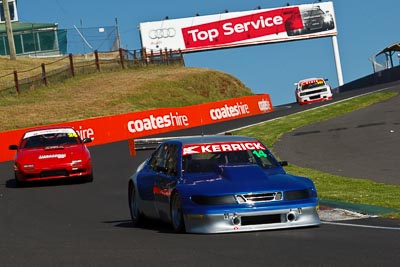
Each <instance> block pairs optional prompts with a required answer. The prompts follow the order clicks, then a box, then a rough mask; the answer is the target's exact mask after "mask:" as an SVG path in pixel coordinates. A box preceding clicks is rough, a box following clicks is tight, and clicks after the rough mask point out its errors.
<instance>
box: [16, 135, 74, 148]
mask: <svg viewBox="0 0 400 267" xmlns="http://www.w3.org/2000/svg"><path fill="white" fill-rule="evenodd" d="M78 143H79V139H78V136H77V135H74V134H70V133H49V134H43V135H34V136H30V137H28V138H25V139H24V140H23V141H22V143H21V148H37V147H48V146H65V145H76V144H78Z"/></svg>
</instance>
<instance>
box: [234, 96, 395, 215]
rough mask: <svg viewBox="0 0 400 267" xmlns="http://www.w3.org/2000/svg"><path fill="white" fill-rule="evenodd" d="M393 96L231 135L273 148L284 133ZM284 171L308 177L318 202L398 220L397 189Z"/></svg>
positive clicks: (347, 103)
mask: <svg viewBox="0 0 400 267" xmlns="http://www.w3.org/2000/svg"><path fill="white" fill-rule="evenodd" d="M395 95H397V93H394V92H380V93H374V94H369V95H364V96H360V97H357V98H354V99H352V100H347V101H343V102H340V103H335V104H332V105H328V106H324V107H321V108H319V109H314V110H310V111H307V112H303V113H298V114H293V115H290V116H287V117H283V118H279V119H276V120H272V121H268V122H265V123H262V124H259V125H256V126H252V127H249V128H245V129H242V130H239V131H237V132H235V133H234V134H237V135H248V136H253V137H256V138H258V139H259V140H261V141H262V142H263V143H264V144H266V145H267V146H268V147H271V148H273V144H274V143H275V142H276V141H278V140H279V138H280V137H281V136H282V135H283V134H284V133H286V132H289V131H293V130H295V129H297V128H300V127H302V126H305V125H308V124H312V123H317V122H320V121H323V120H327V119H330V118H333V117H337V116H340V115H342V114H345V113H348V112H352V111H355V110H358V109H361V108H364V107H367V106H369V105H372V104H375V103H378V102H381V101H384V100H386V99H389V98H391V97H394V96H395ZM286 170H287V172H289V173H292V174H295V175H300V176H307V177H310V178H311V179H312V180H313V181H314V183H315V185H316V187H317V190H318V194H319V197H320V199H321V200H329V201H340V202H347V203H355V204H364V205H373V206H379V207H384V208H389V209H396V210H398V211H399V212H393V213H386V214H382V215H381V216H384V217H390V218H400V186H396V185H387V184H382V183H376V182H373V181H370V180H363V179H358V178H357V179H356V178H351V177H342V176H338V175H333V174H329V173H324V172H321V171H317V170H313V169H307V168H303V167H300V166H295V165H291V166H288V167H286Z"/></svg>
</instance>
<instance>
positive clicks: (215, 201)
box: [191, 195, 237, 205]
mask: <svg viewBox="0 0 400 267" xmlns="http://www.w3.org/2000/svg"><path fill="white" fill-rule="evenodd" d="M191 199H192V201H193V202H194V203H196V204H198V205H229V204H237V202H236V200H235V198H234V196H232V195H227V196H200V195H195V196H192V197H191Z"/></svg>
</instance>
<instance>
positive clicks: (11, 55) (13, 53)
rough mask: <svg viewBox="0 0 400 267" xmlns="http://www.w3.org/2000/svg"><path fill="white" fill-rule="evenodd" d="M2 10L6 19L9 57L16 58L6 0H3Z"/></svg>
mask: <svg viewBox="0 0 400 267" xmlns="http://www.w3.org/2000/svg"><path fill="white" fill-rule="evenodd" d="M3 11H4V18H5V20H6V31H7V39H8V46H9V47H10V59H11V60H16V59H17V56H16V52H15V43H14V35H13V31H12V26H11V19H10V9H9V7H8V0H3Z"/></svg>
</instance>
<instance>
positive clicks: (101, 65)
mask: <svg viewBox="0 0 400 267" xmlns="http://www.w3.org/2000/svg"><path fill="white" fill-rule="evenodd" d="M149 65H182V66H184V65H185V63H184V58H183V55H182V53H181V51H179V50H159V51H148V50H145V49H140V50H125V49H122V48H121V49H119V50H117V51H112V52H98V51H94V52H93V53H90V54H84V55H72V54H69V55H68V56H60V57H57V58H56V59H55V60H54V61H51V62H49V63H42V64H41V65H39V66H37V67H35V68H32V69H28V70H23V71H20V70H19V71H18V70H14V71H13V72H11V73H8V74H5V75H2V76H0V93H1V94H20V93H21V92H23V91H24V90H29V89H34V88H38V87H41V86H48V85H49V84H53V83H57V82H62V81H64V80H66V79H69V78H73V77H76V76H79V75H83V74H90V73H95V72H100V71H101V72H112V71H118V70H121V69H129V68H141V67H146V66H149Z"/></svg>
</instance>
